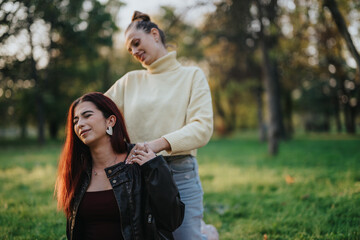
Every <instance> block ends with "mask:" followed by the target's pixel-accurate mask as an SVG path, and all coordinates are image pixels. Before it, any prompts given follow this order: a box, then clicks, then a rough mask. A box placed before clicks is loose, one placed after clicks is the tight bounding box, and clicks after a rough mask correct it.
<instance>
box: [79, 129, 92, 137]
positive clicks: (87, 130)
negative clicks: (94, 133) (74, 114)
mask: <svg viewBox="0 0 360 240" xmlns="http://www.w3.org/2000/svg"><path fill="white" fill-rule="evenodd" d="M89 131H90V129H86V130H81V131H80V136H83V135H85V134H86V133H88V132H89Z"/></svg>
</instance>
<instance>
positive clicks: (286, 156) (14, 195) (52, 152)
mask: <svg viewBox="0 0 360 240" xmlns="http://www.w3.org/2000/svg"><path fill="white" fill-rule="evenodd" d="M242 135H244V136H242ZM242 135H241V137H234V138H228V139H214V140H212V141H211V142H210V143H209V144H208V145H207V146H205V147H203V148H201V149H200V150H199V152H198V161H199V171H200V177H201V180H202V186H203V188H204V193H205V195H204V207H205V212H204V217H205V221H206V223H210V224H213V225H215V226H216V227H217V229H218V231H219V233H220V239H225V240H227V239H234V240H235V239H236V240H238V239H246V240H251V239H254V240H255V239H263V236H264V234H266V235H267V236H268V239H294V240H300V239H324V240H325V239H326V240H328V239H334V240H335V239H353V240H355V239H359V237H360V232H359V224H360V206H359V204H358V203H359V200H360V194H359V193H360V174H359V172H358V169H360V162H359V161H358V159H359V158H360V153H359V151H358V146H359V144H360V140H359V138H358V136H354V137H349V136H345V135H342V136H335V135H314V136H299V137H297V138H296V139H295V140H293V141H291V142H284V143H282V146H281V148H282V152H281V153H280V154H279V155H278V156H277V157H270V156H269V155H268V154H267V147H266V145H265V144H260V143H259V142H258V141H257V140H256V139H255V137H254V136H253V135H252V134H250V135H249V134H242ZM249 136H250V137H249ZM1 146H2V147H1V148H0V169H1V170H0V188H1V192H0V203H1V204H0V224H1V228H0V238H1V239H9V240H10V239H12V240H18V239H29V240H30V239H64V238H65V217H64V215H63V214H62V213H60V212H57V211H56V201H55V199H54V198H53V187H54V181H55V176H56V167H57V159H58V156H59V153H60V149H61V147H60V145H59V143H56V142H51V143H48V144H47V145H46V146H44V147H43V148H39V147H36V144H33V143H31V142H22V143H18V144H17V145H14V143H11V142H8V143H7V142H1Z"/></svg>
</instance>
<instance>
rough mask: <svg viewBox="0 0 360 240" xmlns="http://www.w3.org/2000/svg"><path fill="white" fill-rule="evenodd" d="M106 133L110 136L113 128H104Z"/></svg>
mask: <svg viewBox="0 0 360 240" xmlns="http://www.w3.org/2000/svg"><path fill="white" fill-rule="evenodd" d="M106 133H107V134H109V135H110V136H112V135H113V128H112V127H111V126H108V127H107V128H106Z"/></svg>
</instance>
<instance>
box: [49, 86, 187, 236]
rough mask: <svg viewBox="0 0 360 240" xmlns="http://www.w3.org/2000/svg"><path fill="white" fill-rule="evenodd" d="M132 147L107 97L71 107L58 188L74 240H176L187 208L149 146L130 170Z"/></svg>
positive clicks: (164, 165) (97, 95) (86, 98)
mask: <svg viewBox="0 0 360 240" xmlns="http://www.w3.org/2000/svg"><path fill="white" fill-rule="evenodd" d="M129 143H130V139H129V136H128V133H127V131H126V127H125V123H124V119H123V117H122V115H121V113H120V111H119V110H118V108H117V106H116V105H115V103H114V102H113V101H112V100H110V99H109V98H108V97H106V96H104V95H103V94H102V93H89V94H86V95H84V96H82V97H80V98H79V99H77V100H75V101H74V102H73V103H72V105H71V106H70V109H69V113H68V119H67V135H66V141H65V145H64V148H63V151H62V154H61V157H60V161H59V168H58V176H57V180H56V186H55V191H56V194H57V200H58V207H59V209H62V210H63V211H64V212H65V215H66V217H67V228H66V230H67V231H66V233H67V238H68V239H71V240H77V239H89V240H90V239H107V240H111V239H124V240H125V239H173V237H172V232H173V231H174V230H175V229H176V228H177V227H178V226H180V224H181V223H182V220H183V217H184V204H183V203H182V202H181V200H180V197H179V192H178V189H177V187H176V185H175V183H174V180H173V178H172V175H171V172H170V170H169V167H168V165H167V163H166V162H165V160H164V159H163V157H162V156H156V155H155V153H154V152H153V151H152V150H151V149H150V148H149V146H148V145H147V146H146V149H145V150H137V151H136V153H135V156H134V157H133V159H132V160H133V162H135V163H137V164H125V159H126V158H127V155H128V153H129V152H130V151H131V149H132V147H133V145H131V144H129ZM164 189H166V190H165V191H164Z"/></svg>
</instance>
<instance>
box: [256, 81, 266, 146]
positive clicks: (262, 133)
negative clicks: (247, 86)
mask: <svg viewBox="0 0 360 240" xmlns="http://www.w3.org/2000/svg"><path fill="white" fill-rule="evenodd" d="M255 91H256V101H257V113H258V114H257V117H258V124H259V140H260V142H265V141H266V124H265V122H264V116H263V108H264V107H263V105H264V104H263V98H262V96H263V92H264V91H263V88H262V87H261V86H259V87H258V88H256V90H255Z"/></svg>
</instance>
